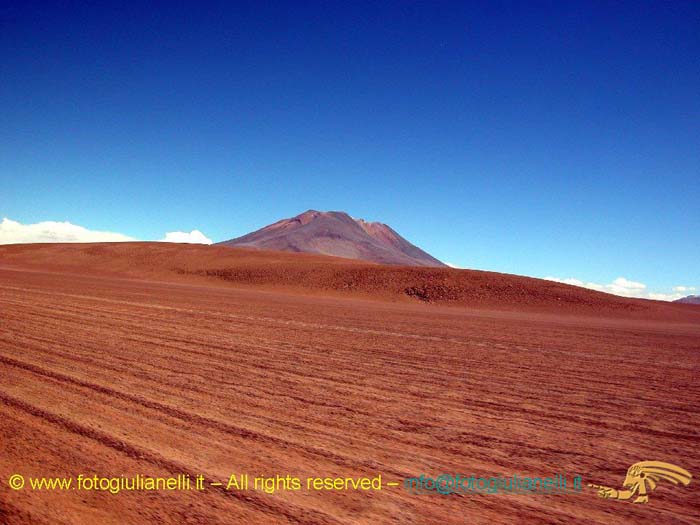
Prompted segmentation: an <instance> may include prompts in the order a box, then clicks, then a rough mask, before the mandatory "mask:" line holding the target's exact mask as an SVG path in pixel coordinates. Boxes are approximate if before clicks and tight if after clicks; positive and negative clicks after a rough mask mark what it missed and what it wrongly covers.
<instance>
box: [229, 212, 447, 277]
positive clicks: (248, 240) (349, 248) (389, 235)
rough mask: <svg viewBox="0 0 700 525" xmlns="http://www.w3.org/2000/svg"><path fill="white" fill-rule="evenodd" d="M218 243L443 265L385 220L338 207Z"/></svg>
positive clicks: (383, 261) (389, 262) (402, 263)
mask: <svg viewBox="0 0 700 525" xmlns="http://www.w3.org/2000/svg"><path fill="white" fill-rule="evenodd" d="M218 244H220V245H222V246H238V247H247V248H261V249H266V250H281V251H287V252H304V253H318V254H323V255H334V256H336V257H345V258H348V259H361V260H364V261H372V262H375V263H379V264H398V265H404V266H442V267H444V266H446V265H445V264H444V263H443V262H441V261H439V260H438V259H436V258H435V257H433V256H431V255H430V254H428V253H426V252H424V251H423V250H421V249H420V248H418V247H417V246H414V245H413V244H411V243H410V242H408V241H407V240H406V239H404V238H403V237H401V235H399V234H398V233H396V231H394V230H393V229H392V228H390V227H389V226H387V225H386V224H382V223H380V222H367V221H365V220H363V219H353V218H352V217H350V215H348V214H347V213H345V212H341V211H316V210H309V211H306V212H304V213H302V214H300V215H297V216H296V217H292V218H291V219H283V220H281V221H278V222H276V223H274V224H270V225H269V226H265V227H264V228H261V229H259V230H257V231H254V232H252V233H249V234H247V235H244V236H242V237H238V238H235V239H231V240H228V241H223V242H220V243H218Z"/></svg>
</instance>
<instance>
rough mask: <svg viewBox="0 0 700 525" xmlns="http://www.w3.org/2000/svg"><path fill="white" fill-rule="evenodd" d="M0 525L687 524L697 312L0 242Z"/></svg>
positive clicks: (146, 252)
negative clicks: (503, 485)
mask: <svg viewBox="0 0 700 525" xmlns="http://www.w3.org/2000/svg"><path fill="white" fill-rule="evenodd" d="M0 370H1V371H0V378H2V380H1V381H0V523H2V524H20V523H21V524H25V523H29V524H32V523H62V524H82V523H84V524H93V523H105V524H112V523H114V524H117V523H129V524H132V523H133V524H136V523H173V524H174V523H191V524H202V523H226V524H228V523H261V524H270V523H312V524H313V523H327V524H343V523H344V524H351V523H367V524H370V523H372V524H374V523H420V524H423V523H425V524H432V523H448V524H451V523H455V524H457V523H469V524H488V523H497V524H499V523H502V524H512V523H533V524H571V523H584V524H589V523H590V524H601V525H602V524H627V523H655V524H657V523H658V524H667V523H668V524H693V523H699V521H698V515H699V510H700V509H699V507H698V503H697V502H698V501H700V490H699V489H698V486H699V484H698V476H700V457H699V456H698V443H699V442H700V385H699V384H698V377H700V307H698V306H695V305H684V304H664V303H658V302H654V301H641V300H631V299H622V298H616V297H613V296H609V295H606V294H601V293H598V292H593V291H590V290H584V289H581V288H575V287H570V286H565V285H561V284H558V283H549V282H546V281H540V280H537V279H528V278H522V277H516V276H508V275H503V274H497V273H491V272H471V271H458V270H451V269H441V268H430V269H427V268H404V267H384V266H378V265H371V264H368V263H364V262H357V261H348V260H344V259H334V258H327V257H321V256H314V255H305V254H296V255H295V254H283V253H278V252H264V251H258V250H241V249H232V248H225V247H206V246H184V245H163V244H156V243H127V244H119V245H117V244H114V245H112V244H96V245H24V246H3V247H0ZM647 459H648V460H660V461H667V462H670V463H675V464H678V465H680V466H682V467H684V468H686V469H687V470H689V471H690V472H691V473H692V474H693V476H694V478H693V481H692V482H691V484H690V485H689V486H688V487H675V486H672V485H669V484H664V483H663V482H662V483H661V484H660V485H659V487H658V488H657V489H656V490H655V491H654V492H652V493H651V497H650V501H649V504H647V505H634V504H632V503H630V502H624V501H610V500H602V499H599V498H597V497H596V496H595V491H593V490H592V489H589V488H585V489H584V490H583V491H582V492H581V493H580V494H566V495H531V494H530V495H528V494H523V495H508V494H481V495H474V494H471V495H470V494H467V495H438V494H426V495H415V494H411V493H410V492H408V491H406V490H404V489H403V488H402V486H397V487H389V486H384V487H383V489H382V490H381V491H376V492H358V491H340V492H331V491H314V490H305V489H304V490H300V491H279V492H276V493H274V494H267V493H265V492H262V491H253V490H251V491H246V492H240V491H234V490H225V488H223V487H211V486H207V489H206V490H203V491H194V490H191V491H186V492H184V491H175V492H166V491H161V492H123V493H120V494H118V495H112V494H109V493H107V492H86V491H56V490H54V491H32V490H30V489H28V488H27V487H25V488H24V489H23V490H11V489H10V488H9V487H8V485H7V480H8V478H9V477H10V476H11V475H12V474H15V473H18V474H22V475H23V476H25V477H26V478H29V477H30V476H78V475H79V474H81V473H82V474H86V475H93V474H97V475H100V476H106V477H112V476H120V475H135V474H144V475H148V476H170V475H173V476H174V475H177V474H182V473H185V474H190V475H192V476H196V475H199V474H202V475H204V476H205V477H206V479H207V480H208V481H226V480H228V477H229V475H230V474H232V473H243V472H245V473H249V474H251V476H253V475H267V476H274V475H276V474H281V475H286V474H289V475H292V476H298V477H300V478H305V477H307V476H324V477H325V476H334V477H335V476H342V477H358V476H363V475H366V476H376V475H377V474H381V475H382V477H383V479H384V481H385V482H386V481H397V482H402V481H403V478H405V477H412V476H419V475H421V474H426V475H431V476H437V475H439V474H442V473H462V474H468V475H471V474H474V475H476V476H500V475H505V476H511V475H513V474H518V475H521V476H532V477H536V476H549V475H552V474H554V473H566V474H568V475H569V476H574V475H576V474H580V475H582V476H583V480H584V483H597V484H604V485H610V486H613V487H616V488H619V487H620V486H621V484H622V481H623V479H624V477H625V472H626V470H627V468H628V467H629V466H630V465H631V464H633V463H635V462H637V461H640V460H647Z"/></svg>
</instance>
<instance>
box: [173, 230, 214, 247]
mask: <svg viewBox="0 0 700 525" xmlns="http://www.w3.org/2000/svg"><path fill="white" fill-rule="evenodd" d="M160 242H184V243H187V244H212V243H213V242H214V241H212V240H211V239H210V238H209V237H207V236H206V235H204V234H203V233H202V232H200V231H199V230H192V231H191V232H189V233H187V232H168V233H166V234H165V239H161V240H160Z"/></svg>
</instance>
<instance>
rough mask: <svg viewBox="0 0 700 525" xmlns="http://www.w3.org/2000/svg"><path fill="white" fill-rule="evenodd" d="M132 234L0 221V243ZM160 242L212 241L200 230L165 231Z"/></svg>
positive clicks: (52, 223)
mask: <svg viewBox="0 0 700 525" xmlns="http://www.w3.org/2000/svg"><path fill="white" fill-rule="evenodd" d="M137 240H138V239H134V238H133V237H129V236H128V235H123V234H121V233H115V232H104V231H95V230H88V229H87V228H84V227H83V226H78V225H77V224H72V223H70V222H67V221H65V222H56V221H43V222H37V223H35V224H22V223H20V222H17V221H13V220H10V219H8V218H4V219H3V220H2V222H0V244H24V243H35V242H126V241H137ZM161 240H162V242H184V243H190V244H212V240H211V239H209V238H208V237H207V236H205V235H204V234H203V233H202V232H201V231H199V230H192V231H191V232H189V233H187V232H168V233H166V234H165V238H164V239H161Z"/></svg>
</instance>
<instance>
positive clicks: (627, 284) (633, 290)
mask: <svg viewBox="0 0 700 525" xmlns="http://www.w3.org/2000/svg"><path fill="white" fill-rule="evenodd" d="M545 279H546V280H548V281H555V282H557V283H563V284H571V285H573V286H580V287H582V288H589V289H591V290H597V291H599V292H607V293H611V294H614V295H620V296H622V297H636V298H639V299H654V300H656V301H675V300H676V299H680V298H681V297H684V294H682V293H678V292H683V291H690V290H694V289H695V287H693V286H676V287H674V288H673V290H674V292H676V293H661V292H648V291H647V285H646V284H644V283H640V282H637V281H630V280H629V279H625V278H624V277H618V278H617V279H615V280H614V281H613V282H611V283H609V284H598V283H592V282H584V281H581V280H580V279H576V278H573V277H569V278H567V279H561V278H559V277H545Z"/></svg>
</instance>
